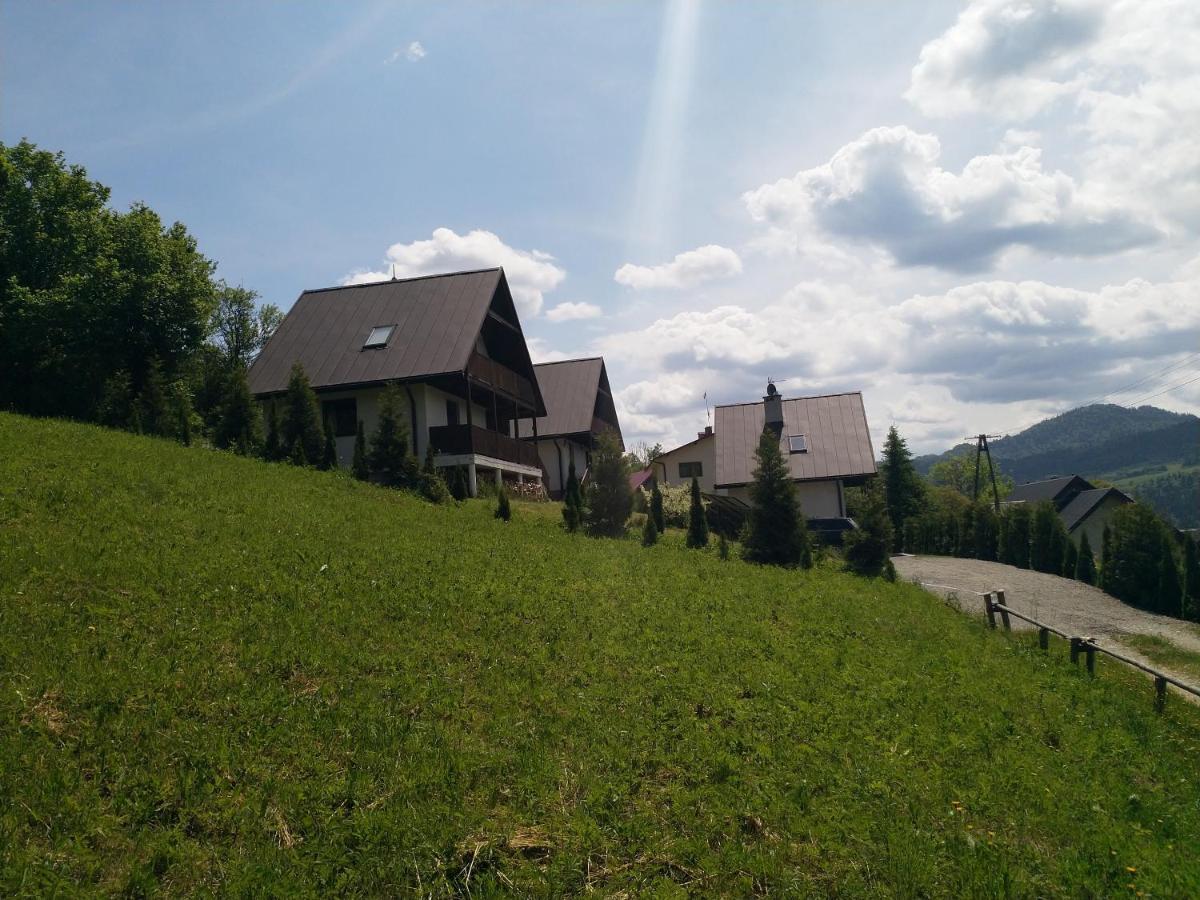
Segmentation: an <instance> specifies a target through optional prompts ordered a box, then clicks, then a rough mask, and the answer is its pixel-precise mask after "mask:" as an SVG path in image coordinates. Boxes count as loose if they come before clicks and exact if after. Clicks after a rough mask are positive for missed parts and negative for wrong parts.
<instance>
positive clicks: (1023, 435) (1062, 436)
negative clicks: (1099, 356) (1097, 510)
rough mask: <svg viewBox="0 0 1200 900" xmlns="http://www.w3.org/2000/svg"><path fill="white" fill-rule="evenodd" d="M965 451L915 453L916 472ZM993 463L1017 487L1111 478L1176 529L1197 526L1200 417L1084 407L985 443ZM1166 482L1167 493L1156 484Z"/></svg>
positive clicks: (1153, 409)
mask: <svg viewBox="0 0 1200 900" xmlns="http://www.w3.org/2000/svg"><path fill="white" fill-rule="evenodd" d="M970 449H971V447H970V446H969V445H966V444H961V445H959V446H957V447H954V448H952V449H950V450H947V451H946V452H945V453H942V454H930V455H927V456H919V457H917V458H916V459H915V460H914V463H915V464H916V466H917V470H918V471H919V472H921V473H922V474H927V473H928V472H929V470H930V468H931V467H932V466H933V465H934V463H936V462H938V461H939V460H942V459H945V458H947V457H949V456H952V455H956V454H958V453H962V452H966V451H969V450H970ZM991 449H992V455H993V457H994V458H995V460H996V463H997V465H998V466H999V467H1000V469H1002V470H1003V471H1004V472H1006V473H1007V474H1009V475H1011V476H1012V477H1013V479H1014V480H1015V481H1016V482H1017V483H1018V484H1021V483H1022V482H1026V481H1037V480H1039V479H1042V478H1051V477H1054V476H1056V475H1068V474H1079V475H1083V476H1084V477H1086V478H1093V479H1097V478H1098V479H1102V480H1105V481H1111V482H1113V483H1115V484H1117V485H1118V486H1120V487H1122V488H1124V489H1125V490H1127V491H1129V492H1131V493H1133V494H1135V495H1137V496H1139V497H1140V498H1141V499H1143V500H1145V501H1146V502H1147V503H1150V505H1152V506H1154V507H1155V508H1156V509H1158V511H1159V512H1161V513H1162V514H1163V515H1165V516H1167V517H1168V518H1170V519H1171V520H1173V521H1174V522H1175V524H1176V525H1178V526H1180V527H1195V526H1197V525H1200V521H1197V520H1198V519H1200V506H1198V505H1197V504H1194V503H1192V502H1191V501H1192V499H1193V498H1194V497H1195V495H1196V493H1197V488H1198V487H1200V418H1198V417H1196V416H1192V415H1186V414H1183V413H1174V412H1169V411H1167V410H1165V409H1157V408H1156V407H1153V406H1141V407H1138V408H1137V409H1127V408H1125V407H1123V406H1114V405H1111V404H1105V405H1096V406H1085V407H1081V408H1080V409H1073V410H1071V411H1070V412H1065V413H1063V414H1062V415H1059V416H1055V417H1053V418H1051V419H1046V420H1045V421H1042V422H1038V423H1037V424H1036V425H1033V426H1031V427H1029V428H1027V429H1025V430H1024V431H1022V432H1020V433H1019V434H1014V435H1011V436H1009V437H1003V438H998V439H996V440H995V441H993V442H992V444H991ZM1164 478H1165V479H1169V480H1170V482H1171V485H1170V489H1169V490H1160V489H1159V488H1161V487H1164V486H1165V485H1159V484H1158V481H1160V480H1162V479H1164Z"/></svg>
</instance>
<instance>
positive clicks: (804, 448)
mask: <svg viewBox="0 0 1200 900" xmlns="http://www.w3.org/2000/svg"><path fill="white" fill-rule="evenodd" d="M788 452H790V453H807V452H808V439H807V438H805V436H804V435H802V434H793V435H791V436H790V437H789V438H788Z"/></svg>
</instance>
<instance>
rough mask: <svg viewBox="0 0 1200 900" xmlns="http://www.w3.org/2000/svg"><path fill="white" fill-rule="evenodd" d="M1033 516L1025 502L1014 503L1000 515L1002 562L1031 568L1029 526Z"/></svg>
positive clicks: (1000, 554) (1021, 567)
mask: <svg viewBox="0 0 1200 900" xmlns="http://www.w3.org/2000/svg"><path fill="white" fill-rule="evenodd" d="M1032 518H1033V516H1032V514H1031V513H1030V510H1029V507H1028V506H1027V505H1026V504H1024V503H1014V504H1012V505H1011V506H1009V507H1007V508H1006V509H1004V510H1003V511H1002V513H1001V515H1000V553H999V556H1000V562H1002V563H1007V564H1008V565H1010V566H1016V567H1017V568H1019V569H1028V568H1029V526H1030V520H1031V519H1032Z"/></svg>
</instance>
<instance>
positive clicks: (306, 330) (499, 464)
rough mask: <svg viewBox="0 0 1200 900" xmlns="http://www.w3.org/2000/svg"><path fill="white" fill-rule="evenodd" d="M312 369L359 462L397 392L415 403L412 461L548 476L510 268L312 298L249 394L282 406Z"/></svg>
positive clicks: (298, 306)
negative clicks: (296, 372)
mask: <svg viewBox="0 0 1200 900" xmlns="http://www.w3.org/2000/svg"><path fill="white" fill-rule="evenodd" d="M296 363H300V365H301V366H303V367H304V371H305V373H306V374H307V375H308V378H309V380H310V381H311V383H312V386H313V389H314V390H315V391H316V394H317V398H318V399H319V400H320V402H321V411H322V414H323V416H324V417H325V419H326V420H327V421H328V422H330V423H331V424H332V426H333V429H334V435H335V440H336V444H337V455H338V462H339V463H340V464H341V465H344V466H348V465H349V464H350V462H351V460H352V458H353V454H354V440H355V434H356V431H357V428H358V423H359V422H362V424H363V429H364V431H365V433H366V435H367V438H368V440H369V439H370V436H371V435H372V434H373V433H374V431H375V428H376V425H377V421H378V415H379V399H380V395H381V394H382V392H383V390H384V388H385V387H386V386H388V385H398V386H399V387H400V389H401V390H402V392H403V395H404V400H405V404H404V419H405V424H406V425H407V427H408V430H409V434H410V435H411V439H412V449H413V453H414V454H415V455H416V456H417V457H418V458H422V457H424V455H425V452H426V449H427V448H429V447H432V448H433V450H434V454H435V455H434V465H436V466H438V467H441V468H446V467H452V466H462V467H463V468H464V469H465V470H466V473H467V481H468V485H469V487H470V491H471V494H472V495H474V494H475V493H476V491H477V478H478V477H480V475H481V473H487V474H488V476H490V477H493V478H495V479H496V480H497V481H501V480H503V479H504V478H508V479H509V480H513V481H525V480H532V481H537V482H540V481H541V479H542V464H541V459H540V458H539V456H538V448H537V446H535V444H534V443H533V442H532V441H523V440H520V438H519V434H520V432H521V423H525V424H526V425H527V426H528V427H529V430H530V434H531V435H532V436H533V437H534V438H536V436H537V424H536V423H537V420H538V418H539V417H542V416H545V415H546V405H545V402H544V400H543V398H542V393H541V390H540V389H539V387H538V379H537V375H536V373H535V371H534V366H533V362H532V361H531V360H530V358H529V348H528V347H527V345H526V343H525V335H524V332H523V331H522V330H521V322H520V320H519V318H518V317H517V310H516V306H515V305H514V304H513V299H512V294H511V293H510V291H509V288H508V282H507V280H506V279H505V277H504V270H503V269H500V268H494V269H482V270H478V271H471V272H455V273H452V274H446V275H430V276H423V277H419V278H406V279H392V280H390V281H381V282H375V283H372V284H360V285H350V286H345V287H335V288H324V289H321V290H310V291H305V292H304V293H302V294H301V295H300V297H299V298H298V299H297V300H296V302H295V304H294V305H293V306H292V308H291V310H289V311H288V314H287V315H286V316H285V317H284V319H283V322H282V323H281V324H280V325H279V328H278V329H277V330H276V331H275V333H274V334H273V335H272V336H271V339H270V340H269V341H268V342H267V345H266V346H265V347H264V348H263V349H262V352H261V353H260V354H259V355H258V358H257V359H255V361H254V364H253V365H252V366H251V367H250V372H249V382H250V390H251V392H252V393H253V394H254V396H255V398H256V399H258V400H259V401H260V402H262V403H264V404H265V403H274V402H276V400H277V399H278V398H279V397H281V396H282V395H283V393H284V392H285V391H286V389H287V384H288V379H289V376H290V374H291V370H292V366H293V365H295V364H296Z"/></svg>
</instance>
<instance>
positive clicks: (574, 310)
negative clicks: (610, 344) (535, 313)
mask: <svg viewBox="0 0 1200 900" xmlns="http://www.w3.org/2000/svg"><path fill="white" fill-rule="evenodd" d="M602 315H604V311H603V310H602V309H600V307H598V306H596V305H595V304H594V303H560V304H558V305H557V306H555V307H552V308H551V309H548V310H546V318H547V319H549V320H550V321H551V322H574V321H576V320H578V319H598V318H600V316H602Z"/></svg>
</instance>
